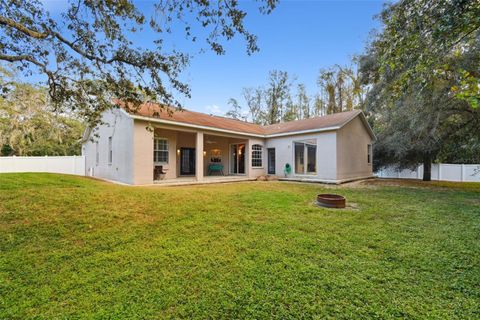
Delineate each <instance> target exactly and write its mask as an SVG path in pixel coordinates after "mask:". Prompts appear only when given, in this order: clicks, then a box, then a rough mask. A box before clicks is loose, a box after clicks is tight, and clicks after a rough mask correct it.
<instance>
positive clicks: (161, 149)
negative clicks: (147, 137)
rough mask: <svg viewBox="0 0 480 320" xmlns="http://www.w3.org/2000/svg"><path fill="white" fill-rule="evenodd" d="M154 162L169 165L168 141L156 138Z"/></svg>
mask: <svg viewBox="0 0 480 320" xmlns="http://www.w3.org/2000/svg"><path fill="white" fill-rule="evenodd" d="M153 162H155V163H159V162H160V163H168V140H167V139H165V138H155V139H154V143H153Z"/></svg>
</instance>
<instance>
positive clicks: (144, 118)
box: [125, 112, 341, 138]
mask: <svg viewBox="0 0 480 320" xmlns="http://www.w3.org/2000/svg"><path fill="white" fill-rule="evenodd" d="M125 113H126V114H127V115H128V116H129V117H131V118H132V119H135V120H143V121H149V122H156V123H162V124H168V125H172V126H179V127H187V128H195V129H202V130H210V131H217V132H223V133H230V134H236V135H241V136H247V137H256V138H276V137H284V136H293V135H298V134H305V133H315V132H322V131H334V130H338V129H340V128H341V127H339V126H335V127H326V128H319V129H309V130H301V131H290V132H282V133H273V134H258V133H245V132H240V131H234V130H227V129H219V128H214V127H209V126H202V125H196V124H190V123H184V122H177V121H171V120H164V119H155V118H151V117H145V116H139V115H133V114H129V113H127V112H125Z"/></svg>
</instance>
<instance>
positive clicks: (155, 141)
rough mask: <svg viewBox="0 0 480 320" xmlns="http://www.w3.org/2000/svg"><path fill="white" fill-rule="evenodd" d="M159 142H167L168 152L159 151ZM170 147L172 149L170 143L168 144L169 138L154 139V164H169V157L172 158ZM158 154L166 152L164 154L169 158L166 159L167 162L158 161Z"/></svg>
mask: <svg viewBox="0 0 480 320" xmlns="http://www.w3.org/2000/svg"><path fill="white" fill-rule="evenodd" d="M159 140H164V141H165V145H166V147H167V148H166V150H160V149H157V141H159ZM169 147H170V146H169V143H168V139H167V138H164V137H155V138H154V139H153V162H154V163H155V164H168V159H169V157H170V150H169ZM157 152H159V153H162V152H164V153H165V154H166V156H167V157H166V159H167V160H166V161H157V156H156V154H157Z"/></svg>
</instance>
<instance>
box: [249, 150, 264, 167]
mask: <svg viewBox="0 0 480 320" xmlns="http://www.w3.org/2000/svg"><path fill="white" fill-rule="evenodd" d="M262 148H263V147H262V146H261V145H259V144H254V145H253V146H252V167H257V168H258V167H261V166H262Z"/></svg>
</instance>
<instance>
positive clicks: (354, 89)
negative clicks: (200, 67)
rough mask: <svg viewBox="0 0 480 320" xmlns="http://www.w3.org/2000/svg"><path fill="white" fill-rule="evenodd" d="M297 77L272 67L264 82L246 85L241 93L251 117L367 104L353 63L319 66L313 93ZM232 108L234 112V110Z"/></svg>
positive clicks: (275, 118) (270, 119)
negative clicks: (330, 66) (315, 90)
mask: <svg viewBox="0 0 480 320" xmlns="http://www.w3.org/2000/svg"><path fill="white" fill-rule="evenodd" d="M295 80H296V77H292V76H291V75H290V74H288V72H286V71H279V70H273V71H270V73H269V77H268V82H267V84H265V85H264V86H260V87H257V88H243V91H242V96H243V100H244V102H245V105H246V108H247V109H248V113H249V119H250V120H251V121H252V122H254V123H258V124H274V123H278V122H284V121H293V120H301V119H308V118H310V117H316V116H323V115H327V114H332V113H337V112H343V111H350V110H353V109H362V108H363V106H364V99H365V94H366V92H367V86H364V85H362V83H361V82H360V76H359V74H358V71H357V69H356V68H354V67H351V66H350V67H341V66H339V65H335V66H334V67H332V68H329V69H322V70H320V72H319V77H318V81H317V85H318V92H317V93H316V94H314V95H309V94H308V92H307V89H306V86H305V84H303V83H295V82H296V81H295ZM292 88H295V89H296V90H292ZM235 101H237V100H235ZM237 107H238V101H237ZM231 112H233V113H235V110H234V109H232V110H231ZM229 114H230V111H229ZM229 114H227V116H228V115H229Z"/></svg>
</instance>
